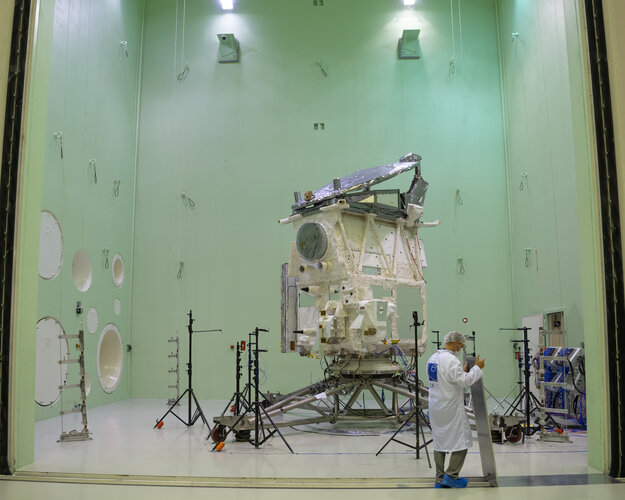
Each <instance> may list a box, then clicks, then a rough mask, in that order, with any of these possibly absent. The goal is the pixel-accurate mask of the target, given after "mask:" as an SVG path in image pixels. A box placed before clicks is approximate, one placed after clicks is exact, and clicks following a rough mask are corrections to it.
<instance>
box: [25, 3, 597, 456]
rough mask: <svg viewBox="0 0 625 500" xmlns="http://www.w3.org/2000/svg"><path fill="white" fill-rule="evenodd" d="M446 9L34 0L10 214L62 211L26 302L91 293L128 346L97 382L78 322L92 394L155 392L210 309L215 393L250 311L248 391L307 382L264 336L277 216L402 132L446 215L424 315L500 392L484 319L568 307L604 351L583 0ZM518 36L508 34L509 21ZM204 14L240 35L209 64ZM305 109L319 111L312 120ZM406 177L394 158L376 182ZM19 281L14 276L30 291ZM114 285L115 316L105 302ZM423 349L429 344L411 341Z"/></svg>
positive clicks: (30, 346) (51, 310) (99, 399)
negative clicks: (52, 251)
mask: <svg viewBox="0 0 625 500" xmlns="http://www.w3.org/2000/svg"><path fill="white" fill-rule="evenodd" d="M451 6H453V11H452V10H450V3H447V2H441V1H439V0H423V1H421V2H419V5H418V7H417V8H415V9H405V8H403V7H402V6H401V5H400V3H399V2H394V1H380V0H360V1H358V0H341V1H333V2H326V5H325V6H324V7H314V6H313V5H312V2H310V1H307V0H297V1H295V0H263V1H253V0H239V1H238V2H237V6H236V10H235V11H234V12H233V13H223V12H222V11H221V10H220V9H219V8H218V7H217V2H206V1H200V0H189V1H186V2H185V1H184V0H178V1H177V0H150V1H149V2H145V5H144V3H143V2H142V0H136V1H132V2H129V1H126V2H121V1H117V2H114V1H109V2H98V1H96V0H91V1H86V0H83V1H78V0H64V1H62V0H57V2H56V3H55V6H54V10H52V8H51V5H50V3H46V8H43V9H42V10H41V14H40V15H41V20H40V30H41V34H42V35H43V39H42V40H41V42H40V43H41V45H42V46H41V47H40V48H39V50H40V53H41V54H42V55H41V57H40V58H39V59H35V60H34V63H33V64H34V66H33V67H34V70H35V72H36V73H37V74H39V76H40V77H41V78H42V79H43V80H42V81H43V82H47V81H48V76H47V73H46V72H47V71H48V65H49V73H50V75H49V85H48V86H44V85H43V84H41V83H40V84H39V86H37V85H34V86H33V90H32V91H31V92H32V94H33V96H34V97H36V98H37V99H38V100H37V102H47V103H48V104H47V106H41V105H40V106H39V107H35V106H34V104H31V106H30V107H29V113H31V116H30V118H29V123H30V124H31V125H30V127H33V128H32V131H31V132H29V140H30V141H31V142H30V144H29V146H28V155H29V157H31V158H32V159H33V161H35V162H39V163H36V166H37V167H36V168H32V169H31V170H30V176H31V177H29V178H28V179H27V181H28V186H30V187H28V186H27V189H31V191H30V192H32V193H34V194H36V195H37V196H34V195H33V197H32V198H31V199H30V201H29V203H28V204H27V207H26V208H25V209H24V210H25V212H23V213H25V214H26V220H27V221H30V226H33V227H34V221H35V220H38V214H39V211H40V209H41V208H43V209H47V210H50V211H52V212H53V213H55V215H57V217H58V218H59V220H60V222H61V226H62V229H63V234H64V240H65V257H64V264H63V269H62V272H61V275H60V276H59V277H57V278H55V279H54V280H51V281H46V280H42V279H41V278H39V279H38V288H39V293H38V305H37V319H38V318H40V317H43V316H54V317H56V318H57V319H60V320H61V321H62V323H63V326H64V327H65V329H66V330H67V331H68V332H71V331H73V330H75V329H76V328H78V326H79V323H80V322H79V319H78V318H76V316H75V314H74V307H75V303H76V301H77V300H81V301H82V303H83V308H84V310H85V313H86V311H87V309H88V308H89V307H91V306H95V307H96V308H97V309H98V312H99V315H100V327H99V330H98V333H99V331H101V328H102V326H103V325H105V324H106V323H109V322H114V323H115V324H117V326H118V327H119V329H120V331H121V333H122V337H123V340H124V343H129V344H132V347H133V349H132V354H131V355H129V354H128V353H125V365H124V373H123V380H122V383H121V385H120V386H119V388H118V389H117V391H116V392H115V393H114V394H112V395H106V394H104V393H103V391H102V390H101V389H100V387H99V384H98V382H97V373H96V369H95V350H96V348H97V335H91V334H87V372H88V374H89V375H90V377H91V379H92V393H91V395H90V397H89V399H88V404H89V405H90V406H95V405H99V404H104V403H108V402H112V401H117V400H119V399H123V398H126V397H147V398H155V397H157V398H166V397H167V396H169V395H170V393H169V391H168V389H167V385H168V384H170V383H171V382H172V380H171V378H170V377H171V376H170V375H168V374H167V370H168V368H169V366H168V358H167V354H168V353H169V352H170V347H171V344H168V343H167V339H168V338H170V337H171V336H175V335H180V336H181V356H182V359H181V361H182V363H183V365H182V366H181V370H183V369H184V362H185V361H186V347H187V338H186V322H187V319H186V313H187V312H188V310H189V309H193V311H194V316H195V317H196V320H197V322H196V324H195V328H196V329H205V328H223V329H224V333H223V334H198V335H197V336H196V339H195V343H194V347H195V349H194V353H195V354H194V374H195V379H194V380H195V389H196V391H197V393H198V395H199V397H201V398H227V397H229V396H230V394H231V393H232V390H233V363H234V354H233V352H232V351H231V350H230V345H231V344H233V343H235V342H236V341H237V340H239V339H246V338H247V332H249V331H250V330H252V329H253V328H254V327H255V326H261V327H267V328H269V329H270V330H271V332H270V333H269V334H267V335H266V336H265V337H264V338H263V339H262V343H263V346H266V347H268V348H269V352H268V353H267V354H266V355H265V358H264V364H263V365H264V366H263V369H264V371H265V374H266V380H265V384H264V386H265V388H267V389H270V390H274V391H275V390H280V391H283V392H284V391H289V390H292V389H295V388H298V387H300V386H302V385H304V384H307V383H310V382H311V381H314V380H316V379H318V378H319V377H320V376H321V369H320V363H319V361H318V360H315V359H302V358H299V357H297V356H295V355H286V354H280V353H279V344H280V335H279V331H280V317H279V314H280V279H279V276H280V264H281V263H282V262H284V261H286V259H287V256H288V252H289V244H290V241H292V240H293V239H294V236H295V235H294V234H293V233H292V228H291V227H289V226H286V227H285V226H279V225H278V224H277V220H278V219H279V218H282V217H285V216H287V215H289V214H290V205H291V203H292V200H293V197H292V193H293V191H295V190H301V191H306V190H308V189H315V188H317V187H319V186H321V185H323V184H325V183H327V182H328V181H329V180H330V179H331V178H333V177H336V176H341V175H346V174H349V173H351V172H353V171H354V170H356V169H360V168H367V167H371V166H375V165H380V164H383V163H389V162H393V161H396V160H397V159H398V158H399V157H400V156H401V155H403V154H405V153H407V152H410V151H413V152H415V153H418V154H420V155H422V156H423V163H422V165H423V175H424V177H425V178H426V180H428V181H429V182H430V190H429V193H428V197H427V200H426V206H425V216H424V219H425V220H427V221H431V220H434V219H437V218H440V219H441V225H440V226H439V227H438V228H433V229H424V230H423V231H422V233H421V236H422V240H423V241H424V243H425V248H426V251H427V257H428V264H429V268H428V269H427V270H426V274H425V277H426V279H427V281H428V327H429V329H430V330H431V329H439V330H440V331H441V332H443V333H444V332H446V331H448V330H451V329H458V330H460V331H464V332H465V333H470V332H471V331H472V330H475V331H476V332H477V338H478V341H477V350H478V352H479V353H480V354H482V355H484V356H486V358H487V369H486V371H485V380H486V385H487V387H488V388H489V390H490V391H491V392H492V393H493V394H495V395H503V394H505V393H506V392H508V389H509V388H510V386H511V385H512V384H513V383H514V381H515V379H516V365H515V363H514V362H513V358H512V349H511V345H510V342H509V339H510V336H509V335H507V334H501V333H500V332H499V328H500V327H510V326H518V325H519V324H520V320H521V318H522V317H523V316H524V315H527V314H534V313H537V312H544V311H546V310H552V309H559V308H564V310H565V314H566V326H567V331H568V333H569V339H571V342H573V343H577V342H579V341H581V340H582V339H585V340H586V343H587V349H588V357H589V359H591V360H592V362H593V363H594V364H595V366H598V365H599V364H600V358H601V352H602V351H601V343H600V342H594V341H596V340H600V336H599V333H600V332H601V328H600V326H601V319H600V297H599V286H598V281H597V276H598V275H599V274H598V271H597V268H596V263H597V261H598V256H597V255H598V254H597V251H598V250H597V248H596V241H598V240H597V231H596V209H595V205H594V203H595V201H594V198H593V194H592V193H593V192H594V191H593V189H594V184H593V182H594V179H593V176H592V175H590V174H589V173H588V172H589V165H590V155H589V152H588V151H589V150H588V130H587V122H586V120H587V116H586V109H585V106H586V104H585V97H584V96H585V92H586V89H585V87H584V85H583V67H582V66H583V65H582V62H581V60H582V59H581V55H580V38H579V32H580V27H579V26H578V25H577V12H576V10H575V9H576V6H575V4H573V3H572V2H565V1H563V0H560V1H556V0H554V1H549V2H538V1H533V2H532V1H520V0H519V1H514V2H512V1H510V2H508V1H499V2H495V0H465V1H462V2H451ZM102 20H104V21H105V22H102ZM415 28H416V29H421V34H420V50H421V53H422V58H421V59H420V60H398V59H397V56H396V44H397V39H398V38H399V37H400V36H401V32H402V30H403V29H415ZM512 32H518V33H519V37H518V38H516V39H515V41H512V39H511V33H512ZM142 33H143V34H142ZM218 33H234V34H235V36H236V37H237V38H238V39H239V41H240V43H241V51H242V56H241V62H239V63H235V64H219V63H218V62H217V57H218V40H217V36H216V35H217V34H218ZM122 40H126V41H127V42H128V49H129V54H128V58H126V55H125V53H124V51H123V49H122V46H121V45H120V41H122ZM450 58H453V59H454V61H455V65H454V66H453V68H452V67H451V66H450ZM187 63H188V64H189V67H190V69H189V71H188V72H187V74H186V75H180V74H181V72H182V71H183V68H184V65H185V64H187ZM317 63H319V64H320V65H321V66H322V67H323V68H324V71H325V72H326V75H325V76H324V74H323V73H322V71H321V69H320V67H319V65H318V64H317ZM452 69H453V71H452ZM179 75H180V76H179ZM33 102H35V101H34V100H33ZM37 120H38V122H37ZM319 122H323V123H324V124H325V129H324V130H323V131H321V130H314V128H313V124H314V123H319ZM43 124H45V131H44V130H43V129H44V127H43ZM37 127H38V128H37ZM35 129H36V130H35ZM59 130H61V131H63V134H64V158H63V159H62V160H61V158H60V154H59V144H58V141H57V140H56V139H54V133H55V132H56V131H59ZM137 131H138V142H137V140H136V137H137V136H136V133H137ZM135 153H136V154H137V158H138V160H137V163H136V171H135ZM92 158H95V159H96V166H97V172H98V183H97V184H95V183H94V182H93V170H92V169H90V167H89V160H90V159H92ZM41 172H43V173H41ZM522 172H525V173H527V180H526V181H525V183H524V189H523V190H522V191H521V190H519V185H520V180H521V173H522ZM135 175H136V184H135V180H134V178H135ZM408 177H409V176H408ZM116 178H119V179H120V180H121V184H120V191H119V196H118V197H115V196H114V195H113V181H114V179H116ZM408 183H409V178H402V177H400V178H398V179H395V180H393V181H392V182H390V183H389V184H388V185H389V186H390V187H400V188H402V189H406V187H407V186H408ZM38 190H42V191H43V194H42V196H39V194H38V193H39V191H38ZM458 190H459V191H458ZM183 193H184V195H185V196H186V200H189V199H191V200H192V203H189V202H188V201H185V198H183V197H182V196H181V194H183ZM458 193H459V196H458ZM133 196H134V198H133ZM39 202H41V203H40V205H39ZM508 207H509V208H510V210H508ZM589 207H590V208H589ZM33 214H35V215H33ZM133 218H134V219H133ZM30 226H28V227H30ZM26 229H28V228H25V229H24V230H26ZM31 229H32V228H31ZM527 247H529V248H532V256H531V259H530V265H529V267H527V268H526V267H525V252H524V249H525V248H527ZM79 248H84V249H85V250H87V251H88V252H89V254H90V257H91V260H92V263H93V266H94V278H93V284H92V286H91V288H90V289H89V291H87V292H86V293H80V292H78V291H77V290H76V288H75V287H74V284H73V282H72V279H71V259H72V257H73V254H74V252H75V251H76V250H77V249H79ZM103 248H109V249H110V256H111V257H112V255H113V254H114V253H116V252H120V253H121V254H122V255H123V257H124V259H125V262H126V281H125V283H124V285H123V286H122V288H121V289H117V288H115V287H114V285H113V282H112V279H111V275H110V269H105V267H104V259H103V254H102V249H103ZM534 249H538V253H537V254H536V252H535V251H534ZM31 253H32V252H31ZM536 255H538V268H537V267H536V261H535V256H536ZM27 257H28V255H26V254H25V256H24V259H27ZM459 258H462V259H463V262H464V274H461V273H460V272H459V266H458V264H457V263H458V259H459ZM30 260H33V259H30ZM29 262H30V261H29ZM180 262H183V263H184V267H183V269H182V271H181V272H180V273H179V269H180ZM581 262H584V264H585V265H584V266H582V265H580V263H581ZM21 266H22V267H21V269H23V268H24V267H23V266H25V264H21ZM21 280H22V281H21V284H22V287H23V288H24V289H25V290H26V289H30V288H36V287H35V285H34V282H33V283H30V282H28V280H26V279H25V278H21ZM29 287H30V288H29ZM24 293H27V292H24ZM416 295H417V294H416V293H415V291H413V290H408V291H405V292H404V293H402V294H401V295H400V304H399V306H400V310H399V313H400V331H401V332H402V337H410V335H411V334H410V333H409V331H408V325H409V323H410V322H411V314H410V313H411V311H412V310H413V309H415V308H416V305H417V302H418V301H417V297H416ZM115 297H119V298H120V299H121V302H122V313H121V315H120V316H115V315H114V313H113V299H114V298H115ZM22 308H23V306H22ZM131 311H132V315H131V314H130V312H131ZM20 314H21V316H20V318H21V320H20V321H21V322H20V327H19V332H18V342H17V348H16V356H18V357H19V359H21V360H27V361H29V362H30V360H32V359H33V352H34V341H33V337H29V336H30V335H34V324H33V322H32V321H31V320H32V318H31V316H33V317H34V312H33V314H30V315H29V314H28V311H22V312H21V313H20ZM464 317H466V318H468V324H463V323H462V318H464ZM83 318H84V320H85V321H86V318H85V317H83ZM430 339H431V340H434V338H433V336H432V335H431V334H430ZM589 343H593V345H590V346H589V345H588V344H589ZM593 348H594V349H595V350H594V351H593ZM432 351H433V346H432V345H431V344H430V345H429V347H428V351H427V352H426V355H429V354H430V353H431V352H432ZM131 357H132V359H131ZM589 362H590V361H589ZM19 366H20V367H21V368H20V371H21V379H20V381H18V385H19V386H20V387H22V388H25V389H27V390H26V393H28V392H30V391H32V380H33V378H32V377H33V374H30V375H28V373H27V372H28V371H29V369H32V368H31V367H28V365H27V364H26V363H22V364H20V365H19ZM31 366H32V365H31ZM25 367H28V368H25ZM182 375H183V376H182V382H183V384H184V382H185V380H186V379H185V377H184V374H182ZM588 376H589V384H593V383H594V384H595V385H594V386H596V387H602V386H603V378H602V377H603V374H600V373H598V372H597V371H595V372H593V371H592V370H589V371H588ZM599 392H600V391H599ZM590 401H591V400H590V397H589V404H590ZM595 403H596V406H595V407H594V408H592V407H591V408H590V409H589V425H590V428H591V431H592V432H594V433H595V434H594V435H595V436H600V435H601V430H600V425H598V424H599V423H600V422H601V419H602V413H601V412H602V401H601V400H600V398H599V397H597V398H596V401H595ZM29 407H30V408H31V410H26V409H21V410H20V409H18V410H17V411H18V415H20V416H24V417H26V419H25V422H26V423H27V424H25V425H22V426H21V427H20V429H18V431H17V436H18V440H19V441H20V442H19V443H18V447H19V450H20V453H21V458H19V459H18V464H24V463H28V461H29V457H30V458H31V459H32V449H31V448H29V446H31V444H29V443H32V427H31V428H30V430H29V429H28V428H27V427H28V425H30V422H32V406H31V405H30V404H29ZM57 411H58V403H57V405H55V406H53V407H52V408H47V409H43V408H40V407H37V409H36V416H37V418H45V417H49V416H53V415H55V414H56V412H57ZM593 411H594V412H595V413H594V415H591V413H592V412H593ZM593 426H594V427H593ZM593 443H596V444H593V445H592V446H591V463H592V460H594V459H593V458H592V457H595V458H596V457H597V456H599V455H600V454H601V450H602V448H601V447H602V444H601V443H602V440H601V439H597V440H596V441H593ZM593 446H594V447H593ZM29 450H30V451H29ZM595 463H596V464H598V462H595ZM595 466H597V465H595ZM599 468H602V467H599Z"/></svg>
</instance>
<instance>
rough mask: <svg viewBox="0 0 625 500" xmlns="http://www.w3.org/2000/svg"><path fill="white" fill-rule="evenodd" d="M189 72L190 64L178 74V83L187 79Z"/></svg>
mask: <svg viewBox="0 0 625 500" xmlns="http://www.w3.org/2000/svg"><path fill="white" fill-rule="evenodd" d="M189 71H191V66H190V65H189V63H185V65H184V69H183V70H182V72H181V73H178V77H177V78H178V81H179V82H181V81H182V80H184V79H185V78H187V75H188V74H189Z"/></svg>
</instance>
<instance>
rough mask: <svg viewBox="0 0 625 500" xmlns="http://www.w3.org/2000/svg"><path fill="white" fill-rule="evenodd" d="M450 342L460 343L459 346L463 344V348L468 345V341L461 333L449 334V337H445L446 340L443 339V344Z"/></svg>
mask: <svg viewBox="0 0 625 500" xmlns="http://www.w3.org/2000/svg"><path fill="white" fill-rule="evenodd" d="M450 342H458V343H459V344H462V346H465V345H467V339H466V338H465V337H464V335H462V333H460V332H455V331H454V332H449V333H448V334H447V335H445V338H444V339H443V344H449V343H450Z"/></svg>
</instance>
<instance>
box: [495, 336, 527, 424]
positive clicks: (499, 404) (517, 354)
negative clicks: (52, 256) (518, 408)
mask: <svg viewBox="0 0 625 500" xmlns="http://www.w3.org/2000/svg"><path fill="white" fill-rule="evenodd" d="M514 353H515V359H516V360H517V361H518V362H519V379H518V380H517V381H516V383H515V384H514V385H513V386H512V387H511V389H510V390H509V391H508V393H507V394H506V395H505V396H504V398H503V399H502V400H501V401H497V406H495V408H493V410H492V411H491V412H490V413H491V414H492V413H495V412H496V411H497V409H498V408H499V407H502V408H503V404H504V403H507V402H508V398H509V397H510V394H512V393H513V392H514V391H515V390H516V389H518V390H519V393H520V392H521V391H522V390H523V357H522V356H521V348H520V347H517V345H516V344H514ZM508 408H510V406H508Z"/></svg>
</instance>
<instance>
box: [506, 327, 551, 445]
mask: <svg viewBox="0 0 625 500" xmlns="http://www.w3.org/2000/svg"><path fill="white" fill-rule="evenodd" d="M529 329H530V328H529V327H527V326H524V327H522V328H500V330H510V331H519V332H523V339H522V340H511V341H510V342H515V343H522V344H523V360H521V357H520V356H519V394H518V395H517V397H516V398H515V399H514V401H513V402H512V404H511V405H510V407H509V408H508V411H506V413H505V414H506V415H512V414H513V413H514V412H519V413H523V414H524V415H525V428H524V429H523V441H522V442H523V443H525V436H531V435H533V434H534V433H536V432H537V431H538V428H533V427H532V422H531V417H532V413H534V411H536V410H538V409H539V408H540V407H541V406H542V405H541V404H540V401H538V398H537V397H536V396H534V394H533V393H532V391H531V390H530V349H529V339H528V338H527V331H528V330H529ZM521 367H523V375H524V378H523V383H521ZM522 402H523V403H524V404H523V411H521V409H520V407H521V403H522Z"/></svg>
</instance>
